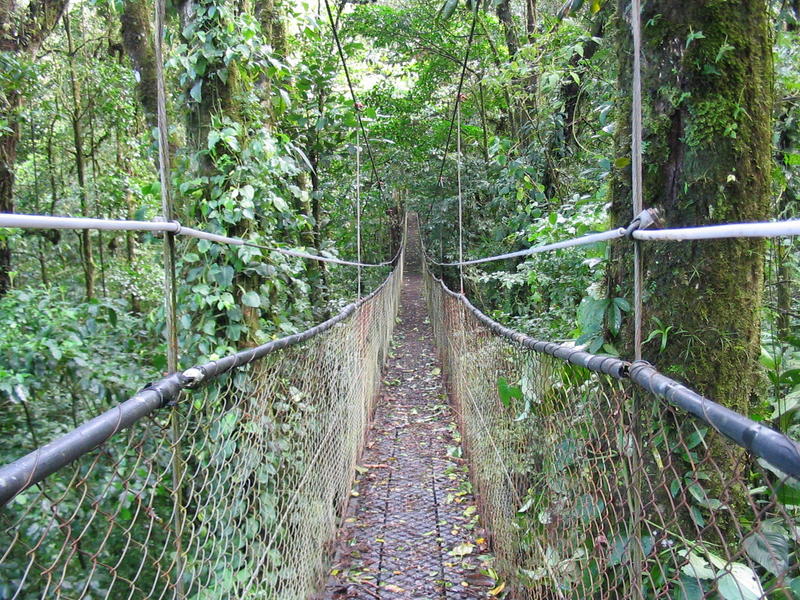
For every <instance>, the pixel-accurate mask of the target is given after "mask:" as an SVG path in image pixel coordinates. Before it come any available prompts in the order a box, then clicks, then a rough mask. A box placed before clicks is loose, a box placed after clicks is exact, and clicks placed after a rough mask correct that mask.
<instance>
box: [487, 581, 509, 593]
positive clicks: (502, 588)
mask: <svg viewBox="0 0 800 600" xmlns="http://www.w3.org/2000/svg"><path fill="white" fill-rule="evenodd" d="M504 589H506V582H505V581H504V582H503V583H501V584H500V585H498V586H497V587H496V588H493V589H491V590H489V595H490V596H499V595H500V592H502V591H503V590H504Z"/></svg>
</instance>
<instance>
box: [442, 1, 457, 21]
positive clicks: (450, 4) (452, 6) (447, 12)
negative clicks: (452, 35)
mask: <svg viewBox="0 0 800 600" xmlns="http://www.w3.org/2000/svg"><path fill="white" fill-rule="evenodd" d="M457 6H458V0H446V1H445V3H444V5H443V6H442V8H441V9H439V18H440V19H442V20H443V21H447V20H448V19H449V18H450V17H452V16H453V13H454V12H455V11H456V7H457Z"/></svg>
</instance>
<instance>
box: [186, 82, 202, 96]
mask: <svg viewBox="0 0 800 600" xmlns="http://www.w3.org/2000/svg"><path fill="white" fill-rule="evenodd" d="M189 95H190V96H191V97H192V99H193V100H194V101H195V102H200V100H201V99H202V97H203V80H202V79H198V80H197V81H196V82H195V84H194V85H193V86H192V89H191V90H189Z"/></svg>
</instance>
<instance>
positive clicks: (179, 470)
mask: <svg viewBox="0 0 800 600" xmlns="http://www.w3.org/2000/svg"><path fill="white" fill-rule="evenodd" d="M165 16H166V8H165V0H156V3H155V40H154V41H153V42H154V43H153V46H154V50H155V63H156V65H155V66H156V102H157V110H156V113H157V115H156V117H157V119H158V175H159V181H160V183H161V211H162V213H163V216H164V220H165V221H172V220H174V219H175V215H174V211H173V205H172V193H171V190H170V180H169V171H170V165H169V139H168V128H167V95H166V90H165V89H164V56H163V53H162V49H161V44H162V42H163V39H164V20H165ZM164 309H165V315H166V326H167V370H168V371H169V372H170V373H174V372H175V371H177V370H178V327H177V319H176V313H177V296H176V268H175V234H174V233H165V234H164ZM171 425H172V429H171V449H172V487H173V490H172V496H173V508H172V511H173V512H172V526H173V529H174V535H175V594H176V597H177V598H178V599H179V600H183V599H184V598H185V597H186V591H185V589H184V585H183V575H184V572H183V571H184V561H183V540H182V537H183V494H182V491H181V487H182V485H183V460H182V458H181V448H180V436H181V431H180V423H179V422H178V413H177V409H175V408H173V410H172V414H171Z"/></svg>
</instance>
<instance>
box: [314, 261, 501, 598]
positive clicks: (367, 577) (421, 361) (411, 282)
mask: <svg viewBox="0 0 800 600" xmlns="http://www.w3.org/2000/svg"><path fill="white" fill-rule="evenodd" d="M411 260H413V258H412V259H411ZM409 262H410V261H409ZM409 266H411V265H409ZM412 269H413V267H412ZM393 345H394V348H393V354H392V355H390V358H389V361H388V365H387V369H386V372H385V375H384V378H383V384H382V387H381V391H380V394H379V398H378V401H377V402H378V404H377V408H376V414H375V417H374V421H373V426H372V430H371V432H370V437H369V440H368V443H367V446H366V449H365V452H364V455H363V458H362V461H361V463H360V464H361V465H362V466H361V467H360V468H359V473H360V475H359V482H358V485H357V491H356V492H354V493H355V494H357V496H355V497H354V498H353V499H352V503H351V509H350V515H349V517H348V518H347V519H346V522H345V525H344V527H343V529H342V531H341V533H340V536H339V541H338V543H337V557H336V560H335V562H334V567H333V570H332V575H331V578H330V580H329V582H328V585H327V586H326V590H325V596H324V598H326V599H330V600H336V599H341V598H364V599H368V598H380V599H387V600H388V599H395V598H419V599H425V598H430V599H434V598H437V599H438V598H453V599H456V598H464V599H466V598H486V597H487V592H488V591H489V590H490V589H491V588H492V587H493V586H494V585H495V584H494V581H493V580H492V579H491V578H490V577H487V576H486V575H483V574H481V571H482V570H485V569H486V568H487V567H488V566H489V565H490V563H491V556H490V555H489V554H488V553H487V552H486V540H485V538H484V537H483V534H482V532H481V530H480V529H479V525H478V514H477V510H476V506H475V502H474V498H473V495H472V489H471V485H470V483H469V478H468V472H467V471H468V469H467V466H466V464H465V461H464V460H463V459H462V458H461V457H460V452H461V450H460V444H459V441H460V438H459V434H458V430H457V428H456V426H455V424H454V419H453V414H452V412H451V409H450V407H449V406H448V403H447V397H446V395H445V392H444V388H443V385H442V378H441V369H440V368H439V367H438V366H437V364H438V363H437V360H436V353H435V350H434V342H433V332H432V330H431V326H430V324H429V321H428V319H427V314H426V308H425V306H424V300H423V294H422V280H421V278H420V276H419V275H418V274H416V273H413V272H412V273H409V274H408V275H407V276H406V279H405V282H404V287H403V292H402V300H401V308H400V323H399V324H398V326H397V329H396V330H395V338H394V343H393Z"/></svg>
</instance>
